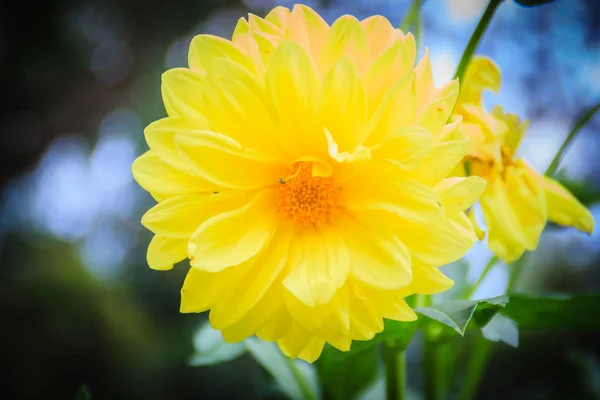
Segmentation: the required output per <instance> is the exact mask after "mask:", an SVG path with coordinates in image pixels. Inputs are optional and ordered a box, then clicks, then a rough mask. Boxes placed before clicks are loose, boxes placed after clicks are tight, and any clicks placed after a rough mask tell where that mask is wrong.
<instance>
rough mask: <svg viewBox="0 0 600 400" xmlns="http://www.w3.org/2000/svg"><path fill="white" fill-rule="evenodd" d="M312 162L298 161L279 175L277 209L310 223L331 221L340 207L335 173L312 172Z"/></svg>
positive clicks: (294, 218) (299, 220) (338, 188)
mask: <svg viewBox="0 0 600 400" xmlns="http://www.w3.org/2000/svg"><path fill="white" fill-rule="evenodd" d="M312 164H313V163H312V162H297V163H294V164H293V165H292V167H291V168H289V169H287V170H286V171H285V175H284V178H280V179H279V182H278V185H279V203H278V205H277V207H278V210H279V211H281V212H282V213H284V214H285V215H287V216H288V217H289V218H291V219H293V220H295V221H297V222H302V223H304V224H306V225H308V224H311V223H312V224H321V223H324V222H328V221H331V220H332V219H333V218H334V217H335V216H336V215H337V214H338V213H339V211H340V207H339V206H338V193H339V192H340V190H341V188H340V187H339V186H336V185H335V183H334V181H333V177H321V176H313V175H312Z"/></svg>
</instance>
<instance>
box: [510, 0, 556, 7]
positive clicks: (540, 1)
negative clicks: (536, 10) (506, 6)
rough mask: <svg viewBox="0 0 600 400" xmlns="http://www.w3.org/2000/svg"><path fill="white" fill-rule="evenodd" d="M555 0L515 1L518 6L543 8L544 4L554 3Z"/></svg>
mask: <svg viewBox="0 0 600 400" xmlns="http://www.w3.org/2000/svg"><path fill="white" fill-rule="evenodd" d="M553 1H554V0H515V2H517V3H518V4H520V5H522V6H524V7H536V6H543V5H544V4H548V3H552V2H553Z"/></svg>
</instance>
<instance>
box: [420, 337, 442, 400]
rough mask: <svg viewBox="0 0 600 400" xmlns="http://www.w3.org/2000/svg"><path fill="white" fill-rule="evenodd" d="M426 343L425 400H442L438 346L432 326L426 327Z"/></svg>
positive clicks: (424, 353)
mask: <svg viewBox="0 0 600 400" xmlns="http://www.w3.org/2000/svg"><path fill="white" fill-rule="evenodd" d="M424 335H425V341H424V344H423V367H424V371H423V372H424V375H423V379H424V385H423V386H424V387H425V391H424V392H425V393H424V394H425V397H424V398H425V400H438V399H439V398H440V382H439V378H440V375H439V373H438V372H439V371H438V366H439V364H438V344H437V343H436V342H435V338H434V335H433V332H432V330H431V327H430V326H427V327H425V331H424Z"/></svg>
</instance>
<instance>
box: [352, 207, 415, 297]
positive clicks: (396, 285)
mask: <svg viewBox="0 0 600 400" xmlns="http://www.w3.org/2000/svg"><path fill="white" fill-rule="evenodd" d="M369 222H370V221H369V219H368V217H366V218H361V215H360V214H357V215H356V221H353V220H350V219H347V220H346V221H344V223H343V224H342V226H341V228H340V236H341V237H342V240H343V241H344V243H345V244H346V247H347V248H348V251H349V253H350V274H351V275H352V276H353V277H354V278H355V279H356V280H358V281H360V282H362V283H364V284H366V285H369V286H372V287H375V288H380V289H384V290H391V289H400V288H402V287H404V286H407V285H408V284H409V283H410V281H411V280H412V272H411V260H410V253H409V252H408V249H407V248H406V246H405V245H404V244H403V243H402V242H401V241H400V240H399V239H398V237H397V236H396V235H395V234H394V232H392V230H391V229H389V228H388V227H386V226H382V225H379V224H377V223H372V222H371V223H369Z"/></svg>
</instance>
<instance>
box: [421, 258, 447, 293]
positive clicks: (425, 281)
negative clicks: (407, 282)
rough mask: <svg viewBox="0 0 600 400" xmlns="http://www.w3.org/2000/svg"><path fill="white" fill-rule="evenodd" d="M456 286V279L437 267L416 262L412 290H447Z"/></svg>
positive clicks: (435, 291)
mask: <svg viewBox="0 0 600 400" xmlns="http://www.w3.org/2000/svg"><path fill="white" fill-rule="evenodd" d="M452 286H454V281H453V280H451V279H449V278H448V277H446V276H445V275H444V274H442V273H441V272H440V271H439V270H438V269H437V268H433V267H429V266H425V265H422V264H420V263H415V264H414V265H413V282H412V284H411V290H413V291H414V292H415V293H419V294H436V293H441V292H445V291H446V290H449V289H450V288H451V287H452Z"/></svg>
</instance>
